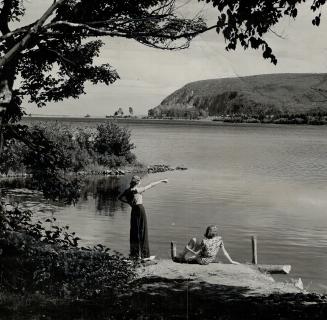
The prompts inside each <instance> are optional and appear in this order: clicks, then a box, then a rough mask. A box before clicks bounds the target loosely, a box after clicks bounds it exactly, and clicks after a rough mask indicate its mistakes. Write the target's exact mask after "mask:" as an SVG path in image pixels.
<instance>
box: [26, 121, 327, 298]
mask: <svg viewBox="0 0 327 320" xmlns="http://www.w3.org/2000/svg"><path fill="white" fill-rule="evenodd" d="M77 124H78V122H75V123H74V125H77ZM82 125H83V126H85V123H83V124H82ZM90 125H92V126H94V123H92V124H90ZM122 125H125V126H128V127H129V128H130V129H131V131H132V140H133V142H134V143H135V145H136V149H135V153H136V155H137V158H138V160H139V161H141V162H143V163H145V164H157V163H164V164H169V165H171V166H178V165H183V166H186V167H187V168H188V170H187V171H173V172H166V173H160V174H150V175H146V176H144V179H143V184H147V183H149V182H152V181H155V180H157V179H162V178H168V179H169V183H168V184H161V185H158V186H156V187H155V188H153V189H151V190H148V191H147V192H146V193H145V195H144V202H145V208H146V212H147V216H148V226H149V238H150V249H151V254H153V255H156V256H157V257H160V258H168V257H169V256H170V241H171V240H174V241H176V242H177V246H178V248H179V249H180V250H181V249H182V247H183V246H184V244H185V243H186V242H187V241H188V240H189V239H190V237H193V236H196V237H197V238H201V237H202V235H203V233H204V231H205V228H206V226H207V225H210V224H217V225H218V226H219V228H220V232H221V235H222V236H223V239H224V243H225V247H226V249H227V250H228V251H229V253H230V255H231V256H232V258H233V259H234V260H237V261H240V262H250V261H251V235H257V237H258V260H259V263H264V264H291V265H292V271H291V277H293V278H298V277H301V278H302V280H303V283H304V285H305V287H306V288H307V289H309V290H318V291H320V292H326V291H327V273H326V269H327V254H326V252H327V250H326V248H327V196H326V192H327V139H326V137H327V127H326V126H322V127H316V126H289V125H284V126H283V125H214V126H212V125H203V124H199V125H196V124H195V125H194V124H193V125H191V126H189V125H187V124H185V123H184V122H181V123H179V124H176V123H175V124H174V125H170V124H169V123H160V122H158V123H146V122H140V123H137V122H135V123H125V124H122ZM129 180H130V176H124V177H122V178H116V177H115V178H110V177H108V178H105V177H101V178H92V179H90V181H89V183H88V186H87V188H86V189H85V190H84V193H83V197H82V199H81V200H80V201H79V202H78V204H77V205H76V206H69V207H61V208H59V207H58V208H56V210H55V213H54V214H55V215H56V216H57V218H58V221H59V222H60V223H61V224H68V225H70V227H71V229H72V230H73V231H75V232H76V233H77V234H78V235H79V236H80V237H81V238H82V243H83V244H91V245H92V244H97V243H102V244H105V245H107V246H108V247H110V248H111V249H113V250H118V251H120V252H122V253H124V254H128V249H129V220H130V208H129V207H128V206H127V205H125V204H122V203H120V202H118V201H117V200H116V198H117V195H118V194H119V192H121V191H122V190H123V189H124V187H127V185H128V183H129ZM26 199H28V196H27V198H26ZM30 200H31V199H30ZM289 278H290V277H288V278H284V279H289Z"/></svg>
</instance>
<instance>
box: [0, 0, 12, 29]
mask: <svg viewBox="0 0 327 320" xmlns="http://www.w3.org/2000/svg"><path fill="white" fill-rule="evenodd" d="M12 4H13V0H3V7H2V9H1V12H0V31H1V33H2V34H3V35H5V34H6V33H8V32H10V30H9V26H8V22H9V15H10V11H11V8H12Z"/></svg>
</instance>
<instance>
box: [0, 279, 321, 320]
mask: <svg viewBox="0 0 327 320" xmlns="http://www.w3.org/2000/svg"><path fill="white" fill-rule="evenodd" d="M249 293H250V291H249V290H248V289H247V288H245V287H230V286H224V285H214V284H208V283H206V282H194V281H188V280H185V279H182V280H176V279H175V280H170V279H166V278H160V277H151V278H146V279H139V280H137V281H135V282H134V283H133V286H132V289H131V291H130V292H129V293H128V294H125V295H122V296H120V297H119V298H118V299H117V301H112V300H102V301H97V300H95V301H88V302H86V301H75V302H73V303H71V302H70V303H67V304H62V305H60V306H58V305H56V304H53V305H47V306H41V305H39V306H35V307H34V308H33V309H31V310H24V311H20V312H17V313H11V314H8V313H7V314H4V313H1V309H0V319H8V320H18V319H19V320H22V319H23V320H25V319H26V320H27V319H28V320H32V319H33V320H38V319H48V320H50V319H51V320H59V319H60V320H66V319H67V320H68V319H69V320H77V319H78V320H98V319H140V320H141V319H142V320H143V319H144V320H145V319H149V320H150V319H151V320H152V319H154V320H156V319H201V320H202V319H210V320H212V319H220V320H229V319H258V320H259V319H260V320H275V319H294V320H295V319H296V320H298V319H324V320H325V319H327V302H326V301H327V300H326V297H325V296H321V295H317V294H304V293H289V294H286V293H283V294H278V293H276V294H270V295H267V296H263V295H249ZM2 311H4V310H2ZM2 315H3V316H4V317H3V316H2Z"/></svg>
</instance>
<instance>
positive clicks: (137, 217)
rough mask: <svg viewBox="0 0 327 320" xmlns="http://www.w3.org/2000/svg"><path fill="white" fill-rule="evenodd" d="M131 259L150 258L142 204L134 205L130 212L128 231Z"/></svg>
mask: <svg viewBox="0 0 327 320" xmlns="http://www.w3.org/2000/svg"><path fill="white" fill-rule="evenodd" d="M130 245H131V257H134V258H137V257H139V256H141V257H142V258H148V257H150V249H149V239H148V226H147V221H146V214H145V210H144V207H143V205H142V204H138V205H134V206H133V207H132V212H131V230H130Z"/></svg>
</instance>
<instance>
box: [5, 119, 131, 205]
mask: <svg viewBox="0 0 327 320" xmlns="http://www.w3.org/2000/svg"><path fill="white" fill-rule="evenodd" d="M20 130H21V131H22V132H24V136H25V138H26V139H28V143H29V145H28V146H27V145H26V144H24V143H22V142H21V141H19V140H17V139H13V138H12V139H6V143H5V145H4V150H3V156H2V157H1V159H0V172H1V173H5V174H7V173H8V172H9V170H11V171H13V172H19V171H21V169H22V168H24V170H26V172H27V173H28V174H30V175H31V178H30V179H29V180H28V186H29V187H30V188H33V189H37V190H41V191H43V193H44V196H45V197H46V198H49V199H51V200H60V201H64V202H67V203H71V202H75V201H76V200H77V199H78V197H79V193H80V188H81V185H82V181H81V178H80V177H77V176H76V175H74V173H78V172H80V171H86V170H87V168H89V167H92V166H97V165H104V166H106V167H110V168H115V167H118V166H122V165H126V164H133V163H135V155H134V154H133V153H132V152H131V150H132V149H133V148H134V145H133V144H132V143H131V142H130V138H131V134H130V132H129V131H128V130H127V129H125V128H121V127H119V126H118V125H117V124H116V123H113V122H106V123H105V124H102V125H99V126H98V128H97V130H96V131H93V132H92V131H90V130H87V129H81V128H77V129H71V128H69V127H68V126H65V125H63V124H60V123H59V122H47V123H46V124H45V123H39V124H37V125H34V126H31V127H27V126H20Z"/></svg>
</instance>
